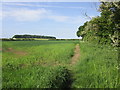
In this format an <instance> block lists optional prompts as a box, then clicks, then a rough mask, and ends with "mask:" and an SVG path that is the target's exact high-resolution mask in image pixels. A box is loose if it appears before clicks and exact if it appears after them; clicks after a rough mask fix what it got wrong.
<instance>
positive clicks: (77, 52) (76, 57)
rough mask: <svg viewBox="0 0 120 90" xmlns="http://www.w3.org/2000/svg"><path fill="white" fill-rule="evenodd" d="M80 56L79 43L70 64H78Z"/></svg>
mask: <svg viewBox="0 0 120 90" xmlns="http://www.w3.org/2000/svg"><path fill="white" fill-rule="evenodd" d="M79 58H80V47H79V44H77V45H76V46H75V50H74V55H73V57H72V59H71V63H70V64H71V65H74V64H76V63H77V61H78V60H79Z"/></svg>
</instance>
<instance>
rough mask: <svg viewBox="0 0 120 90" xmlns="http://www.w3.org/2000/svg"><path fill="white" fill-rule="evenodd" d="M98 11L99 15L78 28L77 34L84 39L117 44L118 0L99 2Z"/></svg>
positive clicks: (119, 15)
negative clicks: (116, 0) (114, 0)
mask: <svg viewBox="0 0 120 90" xmlns="http://www.w3.org/2000/svg"><path fill="white" fill-rule="evenodd" d="M99 11H100V12H101V15H100V16H97V17H94V18H92V19H91V20H90V21H87V22H86V23H84V25H83V26H80V27H79V28H78V31H77V36H78V37H80V36H82V37H83V40H84V41H89V42H95V43H102V44H103V43H104V44H107V43H108V44H110V43H111V44H113V45H114V46H119V44H120V42H119V29H120V1H119V2H101V5H100V7H99Z"/></svg>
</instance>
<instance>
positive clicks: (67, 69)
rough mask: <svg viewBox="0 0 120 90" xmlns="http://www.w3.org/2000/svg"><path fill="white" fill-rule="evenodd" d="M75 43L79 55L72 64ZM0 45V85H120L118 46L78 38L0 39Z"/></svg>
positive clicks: (19, 86)
mask: <svg viewBox="0 0 120 90" xmlns="http://www.w3.org/2000/svg"><path fill="white" fill-rule="evenodd" d="M76 45H78V46H77V47H79V48H80V49H79V50H77V54H79V55H76V56H77V58H75V59H76V60H75V61H74V63H72V62H73V61H72V60H74V56H75V49H76ZM2 46H3V47H2V87H3V88H117V87H120V83H119V80H118V79H119V78H118V77H119V73H118V70H119V67H118V48H113V47H112V46H107V45H104V46H103V45H94V44H90V43H86V42H80V41H3V42H2ZM78 52H79V53H78ZM78 57H79V58H78Z"/></svg>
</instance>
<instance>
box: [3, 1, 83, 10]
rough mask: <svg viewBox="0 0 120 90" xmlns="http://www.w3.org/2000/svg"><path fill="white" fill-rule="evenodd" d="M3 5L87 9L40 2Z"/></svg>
mask: <svg viewBox="0 0 120 90" xmlns="http://www.w3.org/2000/svg"><path fill="white" fill-rule="evenodd" d="M3 5H10V6H24V7H49V8H51V7H54V8H70V9H85V7H76V6H74V7H71V6H55V5H40V4H29V3H12V2H11V3H7V2H6V3H3Z"/></svg>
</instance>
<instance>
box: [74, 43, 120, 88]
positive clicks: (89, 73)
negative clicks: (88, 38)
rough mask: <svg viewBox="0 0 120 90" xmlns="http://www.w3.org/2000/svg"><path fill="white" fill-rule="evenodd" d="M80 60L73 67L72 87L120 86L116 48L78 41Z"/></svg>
mask: <svg viewBox="0 0 120 90" xmlns="http://www.w3.org/2000/svg"><path fill="white" fill-rule="evenodd" d="M80 53H81V55H80V60H79V63H78V64H77V65H76V66H75V68H74V75H75V76H74V79H75V81H74V82H73V84H72V87H74V88H117V87H120V83H119V81H118V79H119V72H118V51H117V48H113V47H111V46H107V45H106V46H104V45H94V44H90V43H80Z"/></svg>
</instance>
